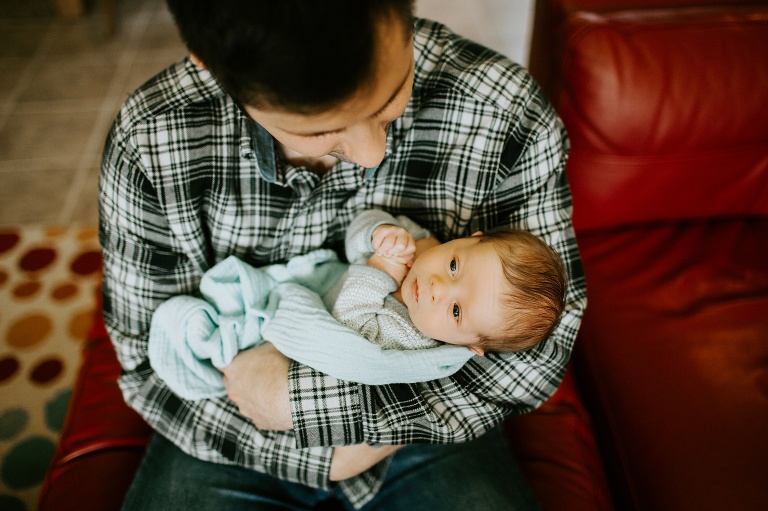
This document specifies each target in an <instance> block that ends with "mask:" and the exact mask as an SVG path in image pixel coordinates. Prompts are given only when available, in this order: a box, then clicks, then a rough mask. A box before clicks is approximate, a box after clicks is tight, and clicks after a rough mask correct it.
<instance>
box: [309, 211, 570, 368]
mask: <svg viewBox="0 0 768 511" xmlns="http://www.w3.org/2000/svg"><path fill="white" fill-rule="evenodd" d="M345 245H346V250H347V258H348V259H349V261H350V262H352V263H355V264H352V266H350V268H349V270H348V272H347V273H346V274H345V276H344V277H342V278H341V280H340V281H339V282H338V283H337V285H336V287H335V289H333V290H332V291H331V292H330V293H328V294H327V295H326V296H325V297H324V301H325V304H326V307H328V309H329V310H331V311H332V314H333V316H334V317H335V318H336V319H337V320H338V321H339V322H340V323H341V324H343V325H344V326H347V327H348V328H351V329H353V330H356V331H358V332H360V333H361V334H362V335H363V336H364V337H366V338H367V339H368V340H369V341H371V342H374V343H376V344H379V345H381V346H382V348H392V349H414V348H427V347H432V346H435V345H437V344H439V342H438V341H440V342H443V343H446V344H456V345H461V346H466V347H467V348H469V349H470V350H472V351H473V352H474V353H476V354H478V355H481V356H482V355H484V353H485V351H507V352H509V351H523V350H526V349H529V348H531V347H533V346H535V345H536V344H538V343H539V342H540V341H542V340H543V339H545V338H547V337H548V336H549V334H550V333H551V332H552V330H553V329H554V328H555V326H556V325H557V323H558V321H559V319H560V315H561V313H562V311H563V307H564V304H565V292H566V286H567V277H566V273H565V268H564V266H563V263H562V261H561V259H560V257H559V256H558V255H557V253H556V252H555V251H554V250H552V249H551V248H550V247H549V246H547V245H546V244H545V243H544V242H543V241H541V240H540V239H539V238H537V237H536V236H534V235H532V234H530V233H528V232H525V231H521V230H513V229H500V230H496V231H493V232H489V233H486V234H483V233H481V232H476V233H475V234H473V235H472V236H469V237H466V238H459V239H456V240H453V241H449V242H447V243H442V244H440V243H439V242H438V241H437V240H436V239H435V238H434V237H432V236H431V234H430V233H429V232H428V231H426V230H424V229H422V228H421V227H419V226H418V225H416V224H415V223H413V222H412V221H411V220H409V219H408V218H406V217H403V216H400V217H398V218H396V219H395V218H393V217H392V216H390V215H389V214H387V213H385V212H383V211H379V210H366V211H363V212H362V213H361V214H359V215H358V216H357V217H356V218H355V219H354V220H353V222H352V223H351V225H350V227H349V229H348V232H347V239H346V244H345ZM417 248H418V249H419V250H417Z"/></svg>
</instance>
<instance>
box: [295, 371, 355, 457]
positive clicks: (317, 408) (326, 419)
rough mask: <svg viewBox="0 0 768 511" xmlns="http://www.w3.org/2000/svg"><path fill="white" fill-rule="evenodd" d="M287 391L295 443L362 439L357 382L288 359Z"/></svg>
mask: <svg viewBox="0 0 768 511" xmlns="http://www.w3.org/2000/svg"><path fill="white" fill-rule="evenodd" d="M288 395H289V400H290V403H291V414H292V416H293V429H294V432H295V434H296V446H297V447H299V448H305V447H315V446H331V445H352V444H359V443H363V441H364V438H363V425H362V407H361V405H360V384H359V383H354V382H347V381H343V380H339V379H336V378H334V377H332V376H328V375H325V374H323V373H320V372H318V371H316V370H314V369H312V368H311V367H308V366H305V365H302V364H299V363H298V362H296V361H291V365H290V366H289V368H288Z"/></svg>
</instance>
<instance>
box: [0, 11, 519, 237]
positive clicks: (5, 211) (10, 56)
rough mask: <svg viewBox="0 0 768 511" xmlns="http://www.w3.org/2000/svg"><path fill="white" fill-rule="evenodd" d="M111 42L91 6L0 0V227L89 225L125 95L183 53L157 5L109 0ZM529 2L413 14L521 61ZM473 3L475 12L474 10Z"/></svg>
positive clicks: (167, 16) (171, 24) (94, 212)
mask: <svg viewBox="0 0 768 511" xmlns="http://www.w3.org/2000/svg"><path fill="white" fill-rule="evenodd" d="M114 1H115V3H116V5H117V9H118V16H117V33H116V34H115V35H114V36H113V37H108V36H107V34H106V29H105V26H104V23H103V20H102V17H101V13H99V12H98V11H97V6H98V5H99V3H98V2H95V1H91V2H89V4H91V5H93V6H94V7H93V8H91V9H90V10H89V11H88V12H87V13H86V15H85V16H83V17H82V18H80V19H77V20H74V21H63V20H60V19H57V18H56V17H55V15H54V11H53V7H52V5H53V1H52V0H2V1H0V226H9V225H24V224H46V225H52V224H55V225H67V224H72V223H84V224H88V223H95V222H96V218H97V212H96V182H97V175H98V165H99V159H100V153H101V149H102V145H103V142H104V137H105V135H106V133H107V130H108V129H109V125H110V123H111V122H112V119H113V117H114V114H115V112H116V111H117V109H118V107H119V105H120V104H121V103H122V101H123V100H124V99H125V98H126V96H127V95H128V94H129V93H130V91H132V90H133V89H135V88H136V87H137V86H139V85H140V84H141V83H142V82H143V81H144V80H146V79H147V78H149V77H150V76H152V75H153V74H154V73H155V72H157V71H159V70H161V69H162V68H164V67H165V66H166V65H168V64H170V63H171V62H173V61H175V60H177V59H178V58H180V57H181V56H183V55H184V53H185V50H184V47H183V45H182V44H181V42H180V40H179V38H178V36H177V33H176V29H175V27H174V26H173V22H172V20H171V18H170V16H169V15H168V13H167V11H166V10H165V6H164V2H163V1H162V0H114ZM532 3H533V0H473V1H472V2H471V3H470V2H466V0H417V14H419V15H421V16H424V17H429V18H433V19H438V20H440V21H443V22H444V23H446V24H447V25H449V26H450V27H451V28H453V29H454V30H456V31H457V32H459V33H461V34H463V35H465V36H467V37H470V38H472V39H474V40H476V41H478V42H481V43H483V44H485V45H487V46H490V47H492V48H494V49H497V50H500V51H502V52H503V53H505V54H507V55H509V56H510V57H512V58H513V59H514V60H517V61H519V62H522V63H525V62H526V60H527V52H528V40H529V33H530V31H529V27H530V17H531V15H532ZM470 6H471V7H470Z"/></svg>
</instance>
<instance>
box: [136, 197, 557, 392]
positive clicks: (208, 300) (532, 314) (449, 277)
mask: <svg viewBox="0 0 768 511" xmlns="http://www.w3.org/2000/svg"><path fill="white" fill-rule="evenodd" d="M345 249H346V254H347V259H348V260H349V261H350V262H351V263H352V264H350V265H347V264H343V263H341V262H340V261H339V260H338V257H336V254H335V253H334V252H333V251H331V250H329V249H320V250H316V251H313V252H310V253H308V254H305V255H303V256H298V257H295V258H293V259H292V260H291V261H290V262H289V263H287V264H276V265H270V266H265V267H261V268H254V267H252V266H250V265H248V264H247V263H245V262H243V261H241V260H239V259H238V258H237V257H234V256H230V257H229V258H227V259H225V260H223V261H221V262H220V263H218V264H217V265H216V266H214V267H213V268H211V269H210V270H208V272H206V274H205V275H204V276H203V279H202V281H201V284H200V290H201V295H202V297H201V298H197V297H193V296H184V295H180V296H175V297H172V298H170V299H168V300H167V301H166V302H164V303H163V304H161V305H160V306H159V307H158V309H157V310H156V311H155V314H154V316H153V318H152V326H151V328H150V333H149V359H150V364H151V366H152V368H153V369H154V370H155V371H156V373H157V375H158V376H159V377H160V378H161V379H163V380H164V381H165V382H166V383H167V384H168V386H169V387H170V388H171V389H172V390H173V391H174V392H176V393H177V394H178V395H179V396H181V397H183V398H184V399H202V398H206V397H218V396H223V395H225V394H226V389H225V388H224V385H223V381H222V379H221V372H220V370H221V369H222V368H224V367H226V366H227V365H228V364H229V363H230V362H231V361H232V359H233V358H234V356H235V355H236V354H237V353H238V352H239V351H241V350H243V349H248V348H250V347H253V346H255V345H257V344H259V343H261V342H265V341H269V342H271V343H273V344H274V346H275V347H276V348H277V349H278V350H279V351H281V352H282V353H283V354H285V355H286V356H287V357H289V358H291V359H293V360H296V361H298V362H301V363H303V364H305V365H309V366H310V367H313V368H315V369H317V370H319V371H322V372H324V373H325V374H329V375H331V376H334V377H337V378H340V379H344V380H349V381H359V382H361V383H366V384H370V385H378V384H382V383H409V382H416V381H428V380H431V379H438V378H442V377H446V376H449V375H451V374H453V373H454V372H456V371H457V370H458V369H460V368H461V366H462V365H463V364H464V363H465V362H466V361H467V360H469V358H471V356H473V355H474V354H477V355H480V356H483V355H484V354H485V352H486V351H522V350H526V349H528V348H531V347H533V346H535V345H536V344H537V343H538V342H540V341H541V340H543V339H545V338H546V337H547V336H548V335H549V334H550V332H551V331H552V329H553V328H554V327H555V325H556V324H557V322H558V320H559V318H560V314H561V312H562V310H563V307H564V305H563V304H564V297H565V289H566V277H565V272H564V268H563V265H562V263H561V261H560V259H559V257H558V256H557V254H556V253H555V252H554V251H553V250H552V249H550V248H549V247H548V246H547V245H546V244H544V243H543V242H542V241H540V240H539V239H538V238H536V237H535V236H533V235H531V234H529V233H526V232H523V231H517V230H510V229H504V230H499V231H494V232H491V233H488V234H482V233H475V235H473V236H470V237H467V238H460V239H456V240H453V241H449V242H447V243H442V244H441V243H439V242H438V241H437V239H435V238H434V237H433V236H432V235H431V233H430V232H429V231H427V230H426V229H423V228H421V227H419V226H418V225H416V224H415V223H414V222H413V221H411V220H409V219H408V218H406V217H403V216H400V217H397V218H394V217H392V216H391V215H389V214H388V213H386V212H384V211H380V210H366V211H363V212H362V213H360V214H359V215H358V216H357V217H355V219H354V220H353V221H352V223H351V224H350V226H349V228H348V230H347V236H346V240H345ZM328 311H330V312H331V314H328ZM331 316H333V317H331ZM343 327H346V328H343ZM361 336H362V337H363V338H364V339H362V338H361ZM368 341H370V343H374V344H376V345H378V346H379V347H380V348H381V349H378V348H377V349H373V350H372V349H371V344H370V343H369V342H368ZM443 343H445V344H447V345H458V346H465V347H467V348H468V349H469V350H470V351H466V350H463V349H453V346H439V345H440V344H443ZM433 347H437V349H420V348H433ZM374 348H376V346H374ZM406 350H408V351H406Z"/></svg>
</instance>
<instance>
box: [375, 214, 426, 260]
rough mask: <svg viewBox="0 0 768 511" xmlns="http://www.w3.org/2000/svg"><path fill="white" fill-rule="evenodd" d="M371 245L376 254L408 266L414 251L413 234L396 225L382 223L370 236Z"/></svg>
mask: <svg viewBox="0 0 768 511" xmlns="http://www.w3.org/2000/svg"><path fill="white" fill-rule="evenodd" d="M371 245H372V246H373V250H374V252H375V253H376V255H378V256H381V257H391V258H394V259H395V260H396V261H397V262H399V263H401V264H405V265H409V266H410V264H411V263H412V262H413V254H414V253H415V252H416V243H415V242H414V241H413V236H411V234H410V233H409V232H408V231H406V230H405V229H403V228H402V227H400V226H398V225H390V224H383V225H380V226H378V227H376V229H374V231H373V235H372V236H371Z"/></svg>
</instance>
